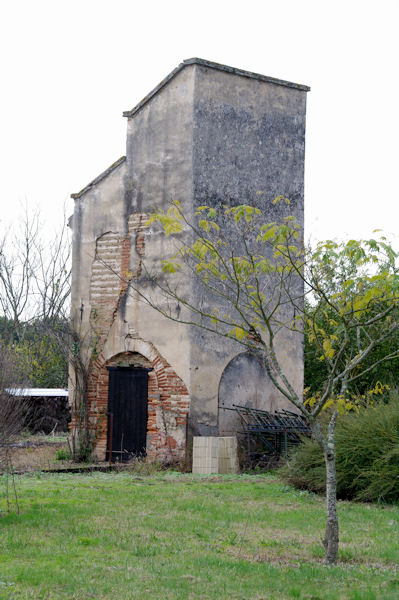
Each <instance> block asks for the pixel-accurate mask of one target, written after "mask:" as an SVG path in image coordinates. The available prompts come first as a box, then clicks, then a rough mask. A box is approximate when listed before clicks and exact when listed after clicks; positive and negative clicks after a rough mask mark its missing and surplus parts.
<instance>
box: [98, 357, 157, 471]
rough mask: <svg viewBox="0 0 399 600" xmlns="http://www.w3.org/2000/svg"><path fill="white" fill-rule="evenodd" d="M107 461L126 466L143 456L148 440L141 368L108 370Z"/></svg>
mask: <svg viewBox="0 0 399 600" xmlns="http://www.w3.org/2000/svg"><path fill="white" fill-rule="evenodd" d="M107 370H108V372H109V386H108V436H107V460H109V458H110V455H111V460H112V462H115V461H118V462H126V461H127V460H129V459H130V458H132V457H133V456H145V454H146V438H147V416H148V414H147V404H148V372H149V371H150V370H152V369H146V368H144V367H120V366H118V367H107Z"/></svg>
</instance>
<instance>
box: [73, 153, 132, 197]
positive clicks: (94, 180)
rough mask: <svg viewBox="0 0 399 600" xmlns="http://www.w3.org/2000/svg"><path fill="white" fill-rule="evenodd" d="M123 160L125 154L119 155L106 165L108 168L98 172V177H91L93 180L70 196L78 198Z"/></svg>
mask: <svg viewBox="0 0 399 600" xmlns="http://www.w3.org/2000/svg"><path fill="white" fill-rule="evenodd" d="M125 160H126V156H121V157H120V158H118V160H116V161H115V162H114V163H112V165H111V166H110V167H108V169H105V171H103V172H102V173H100V175H98V177H96V178H95V179H93V181H90V183H88V184H87V185H86V187H84V188H83V189H82V190H80V192H77V194H71V198H73V199H74V200H76V199H77V198H80V197H81V196H83V194H85V193H86V192H88V191H89V190H91V189H92V188H93V187H94V186H95V185H97V183H99V182H100V181H102V180H103V179H105V178H106V177H108V175H109V174H110V173H112V172H113V171H115V169H117V168H118V167H119V165H121V164H122V163H123V162H125Z"/></svg>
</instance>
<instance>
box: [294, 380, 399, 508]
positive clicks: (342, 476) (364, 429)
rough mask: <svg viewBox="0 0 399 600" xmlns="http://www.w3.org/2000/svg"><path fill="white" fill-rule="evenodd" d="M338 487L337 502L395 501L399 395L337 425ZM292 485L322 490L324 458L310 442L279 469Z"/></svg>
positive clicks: (398, 467) (398, 492)
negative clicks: (348, 499) (339, 498)
mask: <svg viewBox="0 0 399 600" xmlns="http://www.w3.org/2000/svg"><path fill="white" fill-rule="evenodd" d="M336 441H337V450H336V452H337V459H336V460H337V488H338V496H339V497H341V498H354V499H356V500H368V501H383V502H398V501H399V391H398V390H395V391H393V392H391V394H390V398H389V400H388V401H387V402H384V400H383V399H381V400H379V401H375V402H374V404H373V405H372V406H368V407H366V408H361V409H360V410H359V413H357V412H352V413H349V414H346V415H343V416H342V417H341V418H340V419H339V420H338V423H337V431H336ZM282 476H283V477H284V478H285V480H286V481H287V482H289V483H292V484H293V485H295V486H297V487H299V488H303V489H308V490H312V491H316V492H322V491H323V490H324V489H325V469H324V461H323V456H322V455H321V452H320V449H319V446H318V444H317V443H316V442H315V440H313V439H307V440H304V443H303V444H302V445H301V446H300V447H299V448H298V450H297V451H296V452H295V454H294V455H293V457H292V459H291V460H290V461H289V463H288V465H287V467H286V468H285V469H283V471H282Z"/></svg>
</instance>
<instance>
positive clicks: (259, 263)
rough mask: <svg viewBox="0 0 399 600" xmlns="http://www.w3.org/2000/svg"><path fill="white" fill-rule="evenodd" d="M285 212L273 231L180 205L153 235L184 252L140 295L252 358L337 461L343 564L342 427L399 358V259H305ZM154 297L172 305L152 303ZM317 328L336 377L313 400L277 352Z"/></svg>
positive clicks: (223, 209) (371, 244) (331, 507)
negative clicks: (338, 447) (185, 282)
mask: <svg viewBox="0 0 399 600" xmlns="http://www.w3.org/2000/svg"><path fill="white" fill-rule="evenodd" d="M274 205H275V209H274V216H275V220H274V221H273V222H265V220H264V218H263V215H262V213H261V211H260V210H259V209H257V208H255V207H253V206H248V205H240V206H233V207H232V206H222V205H218V206H214V207H209V206H200V207H198V209H197V210H196V212H195V215H194V218H193V220H188V219H187V218H186V216H185V214H184V213H183V211H182V208H181V206H180V204H179V203H178V202H174V203H173V205H172V206H171V207H170V208H169V209H168V210H167V211H162V210H160V211H157V212H155V213H154V214H152V215H151V217H150V218H149V221H148V224H149V225H152V226H153V227H155V228H157V227H158V228H159V229H160V230H161V231H163V233H164V234H165V235H167V236H171V238H172V239H173V240H174V241H175V245H176V252H175V253H174V255H173V256H172V257H171V258H170V259H168V258H165V259H164V260H162V261H161V264H160V266H159V269H158V270H157V271H156V272H149V271H148V270H147V272H146V273H145V275H146V279H145V281H147V284H148V285H147V288H143V286H139V285H136V284H135V282H134V281H132V280H131V281H130V283H129V284H130V287H131V289H134V291H135V293H136V294H138V295H139V296H140V297H141V298H142V299H143V300H145V301H146V302H148V303H149V304H150V305H151V306H153V308H154V309H156V310H157V311H159V312H160V313H161V314H162V315H164V316H165V317H168V318H169V319H173V320H175V321H178V322H182V323H186V324H189V325H195V326H198V327H201V328H203V329H205V330H207V331H209V332H212V333H214V334H216V335H220V336H225V337H228V338H232V339H234V340H236V341H237V342H238V343H240V344H242V345H244V346H246V347H248V348H249V349H250V351H251V352H253V353H255V354H256V355H257V356H258V357H259V359H260V360H262V362H263V364H264V366H265V368H266V371H267V373H268V375H269V377H270V379H271V381H272V382H273V384H274V385H275V387H276V388H277V389H278V390H279V391H280V392H281V394H283V396H285V397H286V398H287V399H288V400H289V401H290V402H291V403H292V404H293V405H294V406H295V407H296V409H297V410H298V411H300V412H301V413H302V414H303V415H304V416H305V417H306V419H307V420H308V421H309V423H310V425H311V428H312V431H313V435H314V437H315V439H316V440H317V442H318V444H319V446H320V448H321V450H322V452H323V456H324V461H325V468H326V499H327V526H326V532H325V537H324V546H325V550H326V562H327V563H328V564H331V563H335V562H336V560H337V555H338V542H339V535H338V516H337V506H336V486H337V483H336V481H337V480H336V465H335V425H336V421H337V418H338V415H339V413H340V412H344V411H346V410H353V409H354V408H356V406H355V401H354V400H353V399H352V398H351V396H350V395H349V393H348V386H350V385H351V384H353V383H354V382H355V381H358V380H360V379H361V378H362V377H364V376H365V375H366V374H367V373H370V372H371V371H372V370H373V369H374V368H375V367H377V366H379V365H381V364H384V363H385V362H386V361H388V360H391V359H393V358H396V357H397V356H398V354H399V350H398V349H394V350H391V349H390V347H387V346H386V342H387V341H388V340H389V339H390V338H392V336H393V335H396V334H397V332H398V327H399V323H398V320H397V318H396V317H397V311H396V307H397V304H398V298H399V296H398V288H399V280H398V276H397V270H396V259H397V255H396V253H395V252H394V251H393V249H392V247H391V246H390V244H389V243H388V242H387V240H385V239H384V238H380V239H378V240H377V239H370V240H364V241H357V240H351V241H349V242H347V243H342V244H337V243H335V242H331V241H327V242H325V243H320V244H318V246H317V247H316V249H314V250H312V249H308V248H305V247H304V245H303V241H302V239H303V238H302V231H301V228H300V226H299V225H298V223H297V222H296V220H295V218H294V217H292V216H291V215H290V214H289V200H288V199H284V198H283V197H278V198H276V199H275V201H274ZM176 273H179V276H178V277H175V274H176ZM184 277H187V278H194V279H195V281H196V286H197V288H199V289H202V293H201V292H199V293H198V294H196V295H195V297H187V296H186V295H183V294H182V293H180V291H179V290H180V287H179V283H180V282H181V280H182V278H184ZM145 281H144V283H145ZM154 285H155V286H156V290H158V291H159V290H161V291H162V292H163V294H164V297H165V301H162V302H160V301H159V296H157V294H158V292H156V293H153V292H152V291H151V290H152V287H151V286H154ZM306 296H307V297H308V298H309V302H306V303H305V302H304V300H305V297H306ZM171 300H173V301H174V302H171ZM176 303H177V304H178V306H180V307H181V309H182V310H181V311H179V312H176V310H175V307H176ZM305 327H306V328H307V335H308V343H309V344H311V346H312V348H313V351H314V353H315V357H317V360H318V362H319V363H320V364H322V365H323V367H324V368H323V379H322V385H321V387H320V389H319V390H317V393H315V394H308V395H302V394H301V393H298V391H296V390H295V389H294V386H293V384H292V383H291V382H290V380H289V377H288V375H287V374H286V373H285V372H284V369H283V367H282V364H281V361H280V360H279V356H278V351H277V349H276V336H278V333H279V331H280V330H281V329H289V330H290V331H293V332H298V334H299V335H301V336H302V335H303V331H304V329H305ZM383 348H385V353H384V352H383V351H382V349H383ZM324 410H327V412H328V415H329V418H328V425H327V427H326V428H324V427H323V426H322V423H321V420H320V416H321V413H322V411H324Z"/></svg>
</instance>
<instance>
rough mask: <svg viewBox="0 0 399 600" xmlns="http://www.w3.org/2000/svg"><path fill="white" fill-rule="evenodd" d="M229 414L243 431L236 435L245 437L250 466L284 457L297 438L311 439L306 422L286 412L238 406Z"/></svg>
mask: <svg viewBox="0 0 399 600" xmlns="http://www.w3.org/2000/svg"><path fill="white" fill-rule="evenodd" d="M230 410H234V411H236V412H237V413H238V415H239V416H240V419H241V422H242V425H243V430H242V431H241V432H239V434H241V435H243V436H246V440H247V451H248V460H249V461H250V462H251V463H253V462H257V461H259V460H260V459H262V458H265V457H268V458H271V457H278V456H281V455H282V454H287V452H288V451H289V449H290V447H292V446H295V445H297V444H298V443H299V442H300V440H301V436H304V435H305V436H310V435H311V429H310V427H309V424H308V423H307V421H306V419H305V418H304V417H303V416H302V415H298V414H296V413H294V412H291V411H289V410H279V411H275V412H273V413H270V412H268V411H266V410H260V409H259V408H250V407H248V406H240V405H239V404H233V407H232V408H231V409H230Z"/></svg>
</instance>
